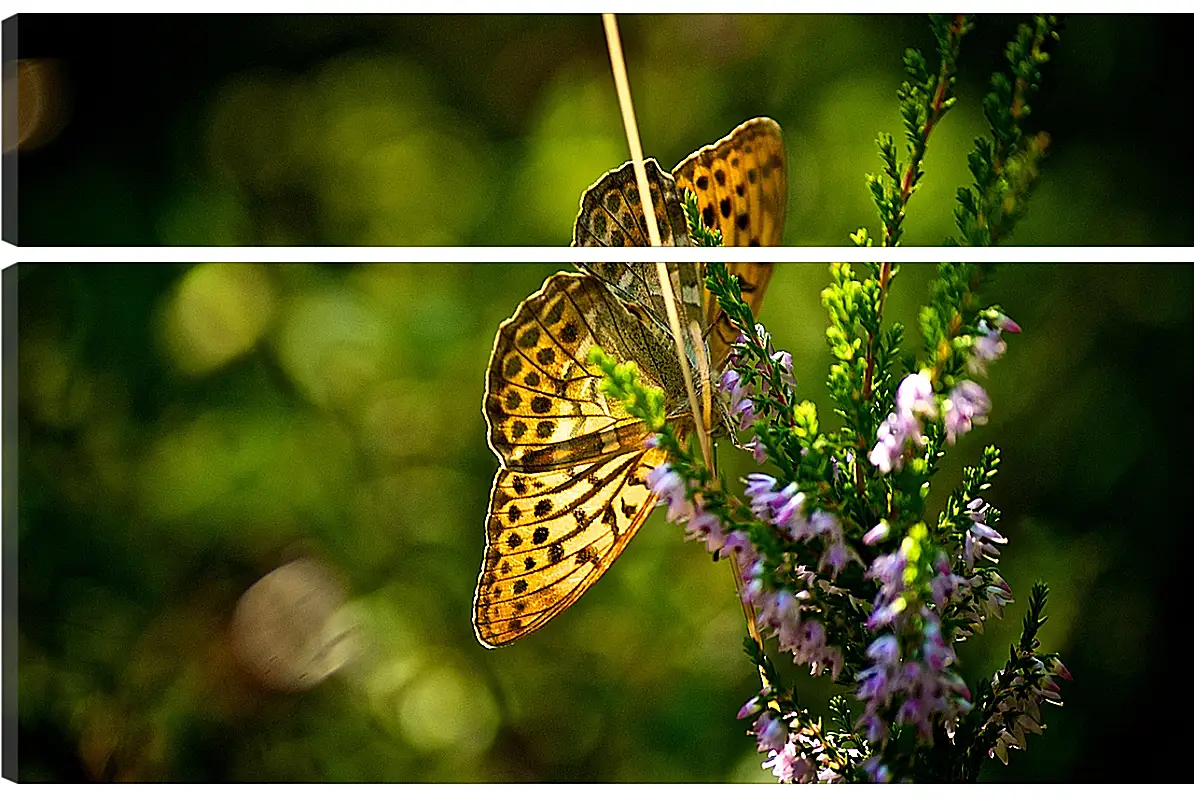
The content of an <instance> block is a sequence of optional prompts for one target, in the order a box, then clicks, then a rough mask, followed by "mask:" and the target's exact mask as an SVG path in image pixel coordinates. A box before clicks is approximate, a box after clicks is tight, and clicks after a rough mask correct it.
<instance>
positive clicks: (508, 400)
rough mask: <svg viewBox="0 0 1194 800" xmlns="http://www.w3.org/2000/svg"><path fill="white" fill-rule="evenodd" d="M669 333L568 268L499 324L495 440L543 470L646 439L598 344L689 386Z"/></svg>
mask: <svg viewBox="0 0 1194 800" xmlns="http://www.w3.org/2000/svg"><path fill="white" fill-rule="evenodd" d="M665 336H666V334H665V333H664V332H663V331H662V330H660V329H658V328H656V327H655V326H653V325H649V324H645V323H644V320H643V319H642V318H641V317H638V316H636V315H635V313H634V312H633V311H632V310H631V308H629V307H628V306H626V304H624V303H622V302H621V301H619V300H618V298H616V297H614V296H613V295H612V294H611V293H610V292H609V291H608V290H607V289H606V287H605V284H604V283H602V282H601V281H600V280H599V279H597V278H594V277H592V276H590V275H581V274H577V273H571V272H560V273H556V274H555V275H552V276H551V277H549V278H548V279H547V280H546V281H545V282H544V284H543V287H542V288H541V289H540V290H539V291H538V292H536V293H535V294H533V295H531V296H530V297H528V298H527V299H526V300H525V301H523V303H522V304H521V305H520V306H519V307H518V310H517V311H515V312H514V316H513V317H511V318H510V319H509V320H507V321H505V322H503V323H502V325H501V327H499V328H498V332H497V338H496V340H495V341H494V345H493V354H492V355H491V356H490V361H489V373H488V376H487V379H486V393H485V402H484V407H483V410H484V414H485V419H486V421H487V422H488V424H489V444H490V448H491V449H492V450H493V452H494V453H495V454H496V455H497V457H498V459H499V460H500V461H501V464H502V466H503V467H508V468H510V469H516V470H521V471H523V472H534V471H542V470H550V469H552V468H555V467H560V466H570V465H574V464H578V463H583V462H587V461H592V460H595V459H599V458H602V457H605V456H610V455H615V454H617V453H623V452H626V451H629V450H637V449H641V448H642V444H643V441H644V440H645V439H646V437H647V435H648V432H647V430H646V427H645V426H644V425H643V423H642V422H640V421H639V420H637V419H635V418H634V417H632V416H630V414H628V413H627V412H626V411H625V409H623V408H622V407H621V406H620V405H619V404H618V403H616V402H615V401H611V400H609V399H607V398H606V397H605V395H604V394H603V393H602V392H601V389H600V384H601V380H602V378H603V377H604V376H603V375H602V373H601V372H600V370H598V369H597V367H595V366H593V365H592V364H589V363H588V360H587V356H588V353H589V349H590V348H592V347H593V345H598V346H600V347H601V348H602V349H604V350H605V352H606V353H607V354H609V355H610V356H613V357H615V358H617V359H618V361H634V362H635V363H636V364H638V366H639V377H640V379H641V380H642V382H643V383H644V384H645V385H648V386H653V387H655V388H659V389H662V390H663V391H664V396H665V397H669V398H677V397H681V396H683V393H684V388H683V386H684V384H683V378H682V376H681V375H680V370H679V365H678V364H677V362H676V356H675V351H674V349H673V347H672V345H671V343H670V342H669V341H668V340H667V339H666V338H665Z"/></svg>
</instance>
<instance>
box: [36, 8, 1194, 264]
mask: <svg viewBox="0 0 1194 800" xmlns="http://www.w3.org/2000/svg"><path fill="white" fill-rule="evenodd" d="M1020 21H1023V20H1022V19H1021V18H1017V17H1009V16H998V15H997V16H991V17H984V16H980V17H979V18H978V27H977V29H976V30H975V31H974V32H973V33H972V34H970V35H968V36H967V37H966V38H965V40H964V42H963V46H962V56H961V61H960V74H959V83H958V87H957V94H958V97H959V102H958V105H957V107H956V109H955V110H954V111H952V112H951V113H950V115H949V117H948V118H947V119H946V120H945V122H944V123H943V125H942V126H941V127H940V129H939V130H937V131H936V132H935V133H934V134H933V138H932V141H931V143H930V148H929V154H928V159H927V161H926V170H927V177H926V181H925V185H924V188H923V191H921V192H920V193H918V194H917V196H916V199H915V200H914V201H913V208H912V213H911V215H910V217H909V220H908V225H907V231H906V236H905V240H904V244H906V245H936V244H940V243H941V241H942V240H943V239H944V238H945V237H946V236H948V235H950V234H951V233H953V232H954V230H953V216H952V211H953V208H952V206H953V198H954V194H955V191H956V190H957V188H958V187H960V186H963V185H967V184H969V182H970V176H969V175H968V173H967V171H966V153H967V152H968V151H969V149H970V147H971V143H972V141H973V139H974V138H975V137H976V136H978V135H979V134H981V133H982V132H983V130H984V121H983V118H982V113H981V109H980V106H979V102H980V98H981V97H982V95H983V93H985V91H986V89H987V82H988V80H989V78H990V75H991V72H992V71H994V70H996V69H1000V68H1003V66H1004V62H1003V56H1002V53H1003V48H1004V46H1005V44H1006V42H1007V41H1008V39H1009V38H1011V37H1012V35H1013V34H1014V31H1015V25H1016V23H1017V22H1020ZM621 28H622V33H623V38H624V40H625V45H626V50H627V59H628V64H629V71H630V78H631V82H632V87H633V90H634V96H635V101H636V106H637V110H638V117H639V127H640V129H641V131H642V135H643V141H644V147H645V149H646V152H647V154H648V155H654V156H656V157H658V158H659V160H660V162H661V163H662V164H663V165H664V166H665V167H671V166H673V165H674V164H676V163H677V162H678V161H679V160H680V159H682V158H683V157H685V156H686V155H688V154H689V153H690V152H692V151H693V150H695V149H697V148H698V147H700V146H702V145H704V144H707V143H710V142H712V141H714V140H716V139H717V138H719V137H721V136H723V135H725V134H726V133H727V132H728V131H730V129H731V128H733V127H734V126H735V125H737V124H739V123H740V122H742V121H743V120H745V119H748V118H750V117H753V116H758V115H768V116H771V117H774V118H775V119H776V120H778V121H779V123H780V124H781V125H782V127H783V130H784V133H785V136H786V139H787V145H788V150H789V157H790V171H791V175H790V183H791V190H790V192H789V209H788V229H787V233H786V236H785V241H784V243H785V244H792V245H833V244H847V243H848V239H847V234H848V233H849V232H852V231H854V230H856V229H857V228H858V227H860V226H863V225H866V226H871V223H872V220H873V219H874V216H875V215H874V210H873V207H872V205H871V200H870V197H869V195H868V193H867V192H866V190H865V189H864V183H863V174H864V173H865V172H878V171H879V169H880V162H879V159H878V157H877V154H876V149H875V144H874V141H875V136H876V134H877V133H878V132H879V131H889V132H892V133H896V134H899V132H900V131H901V130H902V125H901V121H900V118H899V113H898V104H897V102H896V99H895V93H896V90H897V88H898V87H899V85H900V82H901V81H902V80H903V79H904V75H903V73H902V70H901V59H902V56H903V52H904V49H905V47H908V46H916V47H920V48H922V49H923V50H924V51H925V52H926V53H928V54H930V55H931V54H932V52H933V50H934V47H933V42H932V37H931V34H930V31H929V25H928V21H927V19H925V18H924V17H922V16H915V15H883V16H867V15H848V16H847V15H812V16H805V15H753V16H752V15H738V16H717V15H670V16H668V15H664V16H659V15H647V16H639V15H627V16H623V17H622V18H621ZM18 30H19V37H18V38H19V43H18V50H19V54H20V55H21V56H22V57H24V58H50V59H57V60H58V63H60V64H61V65H62V67H63V70H62V75H63V78H62V80H61V81H60V82H59V83H57V84H55V86H54V95H53V96H54V97H55V98H57V99H60V100H63V101H64V102H66V103H67V104H68V106H69V107H70V109H71V115H70V117H69V118H68V120H67V123H66V127H65V128H63V129H62V131H61V132H60V133H59V134H58V136H57V137H56V138H54V139H52V140H50V141H49V142H47V143H45V144H44V145H42V146H41V147H40V148H38V149H35V150H31V151H29V152H27V153H22V154H21V155H20V160H19V166H20V199H19V203H20V209H19V210H20V234H21V239H22V241H23V242H24V243H27V244H168V245H182V244H186V245H207V244H262V245H299V244H338V245H461V244H476V245H562V244H566V243H567V242H568V241H569V239H570V237H571V233H572V223H573V219H574V218H575V215H576V210H577V206H578V201H579V198H580V196H581V193H582V192H583V191H584V189H585V188H586V187H588V186H589V185H591V184H592V183H594V182H595V181H596V180H597V178H598V177H600V176H601V174H602V173H604V172H605V171H606V170H608V169H611V168H614V167H616V166H618V165H619V164H620V163H622V162H623V161H625V160H626V158H627V152H628V151H627V147H626V143H625V139H624V134H623V132H622V126H621V120H620V116H619V112H618V107H617V102H616V99H615V96H614V91H613V81H612V79H611V77H610V71H609V57H608V55H607V53H606V51H605V42H604V39H603V36H602V32H601V24H600V21H599V19H598V18H597V17H596V16H580V15H556V16H529V15H499V16H470V15H443V16H439V15H411V16H352V15H324V16H318V15H316V16H286V15H276V16H270V15H237V16H221V15H201V16H194V15H168V16H162V15H121V16H116V15H108V16H97V15H22V16H21V17H20V18H19V29H18ZM1191 33H1192V30H1191V20H1190V18H1189V17H1188V16H1184V15H1150V16H1129V15H1118V16H1112V15H1077V16H1072V17H1070V18H1069V19H1068V20H1067V27H1066V29H1065V30H1064V32H1063V34H1062V41H1061V43H1060V44H1059V45H1058V46H1056V47H1055V48H1053V50H1054V52H1055V57H1054V60H1053V61H1052V62H1051V63H1050V64H1048V65H1046V68H1045V78H1044V86H1043V89H1042V91H1041V93H1040V94H1039V95H1038V96H1037V97H1036V99H1035V100H1034V102H1033V108H1034V111H1033V116H1032V121H1031V127H1032V130H1046V131H1049V132H1050V134H1051V135H1052V137H1053V143H1052V146H1051V148H1050V152H1051V155H1050V157H1049V158H1048V159H1047V161H1046V164H1045V168H1044V176H1043V179H1042V182H1041V185H1040V189H1039V191H1038V192H1037V194H1036V196H1035V197H1034V198H1033V201H1032V204H1031V209H1030V213H1029V215H1028V218H1027V219H1026V220H1025V221H1024V222H1023V223H1022V224H1021V225H1020V226H1019V227H1018V229H1017V231H1016V234H1015V237H1014V238H1013V239H1012V240H1011V241H1010V243H1012V244H1045V245H1055V244H1069V245H1116V244H1137V245H1152V244H1186V245H1189V244H1194V200H1192V198H1191V194H1190V192H1189V191H1188V187H1189V186H1190V184H1191V179H1192V178H1194V175H1192V174H1191V168H1190V164H1191V161H1190V158H1189V156H1188V153H1186V152H1185V148H1186V144H1185V143H1186V142H1187V141H1188V128H1187V122H1186V120H1185V116H1186V115H1185V114H1184V113H1182V108H1183V106H1182V104H1181V101H1180V100H1179V99H1178V98H1181V97H1185V96H1187V94H1188V90H1189V87H1188V80H1189V76H1190V74H1191V64H1190V48H1189V41H1190V38H1191Z"/></svg>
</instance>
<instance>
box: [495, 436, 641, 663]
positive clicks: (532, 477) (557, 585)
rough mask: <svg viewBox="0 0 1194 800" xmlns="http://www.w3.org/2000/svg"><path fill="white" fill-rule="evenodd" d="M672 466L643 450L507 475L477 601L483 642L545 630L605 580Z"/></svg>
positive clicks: (500, 479) (499, 484)
mask: <svg viewBox="0 0 1194 800" xmlns="http://www.w3.org/2000/svg"><path fill="white" fill-rule="evenodd" d="M663 460H664V453H663V451H661V450H658V449H647V450H641V449H640V450H637V451H632V452H626V453H620V454H616V455H611V456H606V457H604V458H601V459H599V460H596V461H591V462H588V463H584V464H578V465H576V466H571V467H566V468H563V469H556V470H552V471H549V472H529V473H527V472H518V471H514V470H509V469H501V470H498V474H497V477H496V478H495V479H494V482H493V491H492V493H491V495H490V500H489V515H488V517H487V520H486V545H485V559H484V561H483V562H482V565H481V575H480V577H479V579H478V581H477V594H476V597H475V600H474V604H473V628H474V630H475V631H476V634H477V638H478V639H479V640H480V641H481V643H482V644H484V645H486V646H487V647H498V646H500V645H504V644H509V643H510V642H513V641H514V640H515V639H518V638H519V637H522V636H525V635H526V634H528V633H530V632H531V631H534V630H537V629H538V628H541V627H542V626H543V625H545V624H547V622H548V621H549V620H551V619H552V618H553V617H555V616H556V615H557V614H559V613H560V612H562V611H563V610H564V609H566V608H568V607H569V606H570V605H572V604H573V603H574V602H576V600H577V598H579V597H580V596H581V595H582V594H584V592H585V591H586V590H587V589H588V588H589V587H590V586H592V585H593V583H594V582H595V581H596V580H597V579H598V578H600V577H601V576H602V575H603V574H605V571H606V570H608V569H609V567H610V565H611V564H613V562H614V559H616V558H617V557H618V556H619V555H620V554H621V553H622V551H623V550H624V549H625V547H626V545H627V544H628V543H629V542H630V539H631V538H632V537H633V536H634V534H635V533H637V532H638V529H639V528H640V527H642V524H643V523H644V522H645V521H646V520H647V517H648V516H649V515H650V513H651V509H652V507H653V506H654V505H655V495H654V494H653V493H652V492H651V491H650V490H649V489H648V488H647V486H646V484H645V482H644V479H645V477H646V474H647V473H648V472H649V471H650V470H651V469H652V468H654V467H656V466H658V465H659V464H660V463H662V462H663Z"/></svg>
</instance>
